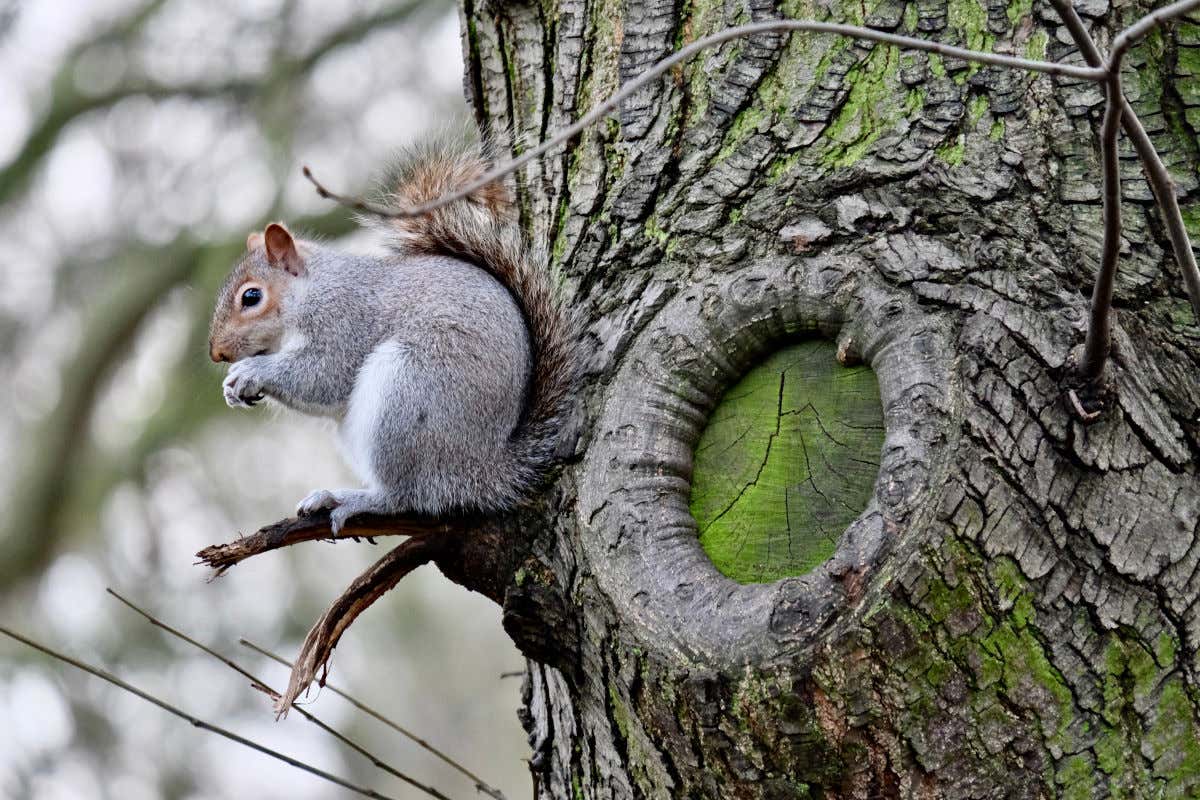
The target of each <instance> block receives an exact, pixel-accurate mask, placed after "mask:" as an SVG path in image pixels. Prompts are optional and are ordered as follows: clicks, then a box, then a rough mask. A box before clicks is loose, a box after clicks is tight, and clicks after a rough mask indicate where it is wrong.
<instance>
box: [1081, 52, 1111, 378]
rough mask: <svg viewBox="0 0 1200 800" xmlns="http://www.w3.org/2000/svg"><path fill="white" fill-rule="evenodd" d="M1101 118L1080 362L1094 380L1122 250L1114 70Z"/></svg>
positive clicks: (1105, 346)
mask: <svg viewBox="0 0 1200 800" xmlns="http://www.w3.org/2000/svg"><path fill="white" fill-rule="evenodd" d="M1104 95H1105V105H1104V122H1103V124H1102V125H1101V127H1100V166H1101V168H1102V169H1103V171H1104V177H1103V181H1104V184H1103V186H1104V212H1103V213H1104V244H1103V250H1102V251H1101V253H1100V271H1099V272H1098V273H1097V274H1096V283H1095V285H1094V286H1093V287H1092V308H1091V319H1090V320H1089V322H1088V330H1087V340H1086V341H1085V342H1084V346H1083V358H1082V359H1081V361H1080V364H1079V373H1080V375H1081V376H1082V377H1083V378H1084V379H1085V380H1088V381H1095V380H1096V379H1097V378H1099V377H1100V373H1101V372H1103V371H1104V363H1105V362H1106V361H1107V360H1108V351H1109V340H1110V338H1111V326H1112V294H1113V284H1114V283H1115V281H1116V277H1117V259H1118V257H1119V256H1120V254H1121V169H1120V161H1119V160H1118V158H1117V134H1118V133H1120V131H1121V73H1120V72H1119V71H1118V70H1114V71H1113V72H1112V73H1111V74H1110V75H1109V78H1108V80H1107V81H1106V82H1105V84H1104Z"/></svg>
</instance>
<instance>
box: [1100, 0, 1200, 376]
mask: <svg viewBox="0 0 1200 800" xmlns="http://www.w3.org/2000/svg"><path fill="white" fill-rule="evenodd" d="M1197 6H1200V0H1179V2H1177V3H1172V4H1171V5H1169V6H1166V7H1165V8H1160V9H1159V10H1157V11H1154V12H1152V13H1150V14H1147V15H1146V16H1144V17H1142V18H1141V19H1140V20H1138V21H1137V22H1135V23H1134V24H1133V25H1130V26H1129V27H1128V28H1126V29H1125V30H1123V31H1121V33H1119V34H1117V37H1116V39H1114V40H1113V45H1112V52H1111V53H1109V56H1108V62H1107V63H1106V64H1105V67H1104V71H1105V73H1106V75H1107V77H1106V78H1105V80H1104V96H1105V104H1104V122H1103V123H1102V124H1101V128H1100V165H1101V168H1102V169H1103V171H1104V189H1103V190H1104V245H1103V250H1102V251H1101V256H1100V271H1099V272H1098V273H1097V275H1096V283H1095V285H1094V286H1093V287H1092V307H1091V318H1090V320H1089V324H1088V331H1087V339H1086V340H1085V342H1084V347H1083V357H1082V359H1081V360H1080V363H1079V374H1080V377H1082V378H1083V379H1084V380H1086V381H1089V382H1095V381H1096V380H1097V379H1099V377H1100V375H1101V373H1102V372H1103V371H1104V364H1105V362H1106V361H1107V360H1108V353H1109V347H1110V341H1111V330H1112V294H1113V285H1114V284H1115V282H1116V276H1117V260H1118V257H1119V255H1120V250H1121V172H1120V162H1119V161H1118V159H1117V134H1118V133H1120V130H1121V117H1122V109H1123V106H1124V103H1123V102H1122V101H1123V100H1124V94H1123V93H1122V92H1121V61H1122V59H1124V57H1125V54H1126V53H1127V52H1128V51H1129V48H1130V47H1132V46H1133V44H1134V42H1136V41H1137V40H1138V39H1140V38H1141V37H1142V36H1145V35H1146V34H1147V33H1149V32H1150V30H1151V29H1153V28H1154V27H1155V26H1157V25H1161V24H1162V23H1163V22H1165V21H1167V20H1169V19H1171V18H1172V17H1176V16H1179V15H1180V14H1185V13H1187V12H1188V11H1190V10H1191V9H1193V8H1195V7H1197ZM1180 266H1181V267H1182V264H1181V265H1180ZM1184 271H1185V273H1186V269H1185V270H1184Z"/></svg>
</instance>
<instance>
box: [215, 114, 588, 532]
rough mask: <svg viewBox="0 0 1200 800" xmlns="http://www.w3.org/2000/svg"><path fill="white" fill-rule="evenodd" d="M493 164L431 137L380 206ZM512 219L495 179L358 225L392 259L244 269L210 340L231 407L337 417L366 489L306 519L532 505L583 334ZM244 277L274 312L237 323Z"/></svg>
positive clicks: (457, 181) (450, 184)
mask: <svg viewBox="0 0 1200 800" xmlns="http://www.w3.org/2000/svg"><path fill="white" fill-rule="evenodd" d="M487 161H488V159H487V156H486V154H485V152H484V150H483V148H482V147H481V146H480V144H479V143H478V142H471V141H469V140H467V139H465V138H463V137H455V136H442V137H434V138H431V139H430V140H428V141H427V142H425V143H424V144H419V145H418V146H416V147H414V148H412V149H410V150H409V152H408V153H406V154H405V155H403V156H402V157H401V158H400V159H399V160H398V162H397V163H396V164H395V167H394V170H393V176H392V178H391V180H390V181H389V186H390V190H389V193H388V201H389V202H391V203H394V204H395V205H396V206H398V207H401V208H403V207H410V206H415V205H420V204H423V203H426V202H428V201H431V200H433V199H435V198H438V197H441V196H443V195H445V194H447V193H448V192H450V191H453V190H454V189H457V188H458V187H459V186H462V185H464V184H466V183H469V182H471V181H473V180H474V179H475V178H477V177H479V176H481V175H483V174H484V173H485V172H486V170H487ZM516 218H517V215H516V210H515V205H514V200H513V195H512V192H511V189H510V187H507V186H505V185H502V184H497V183H492V184H488V185H487V186H485V187H484V188H482V189H479V190H477V191H475V192H473V193H472V194H471V195H470V196H469V197H466V198H463V199H461V200H458V201H455V202H452V203H449V204H446V205H442V206H440V207H439V208H437V209H436V210H434V211H432V212H430V213H427V214H423V215H419V216H413V217H396V218H388V219H386V220H380V219H375V218H367V219H364V220H363V221H364V222H366V223H368V224H373V225H377V226H379V227H380V228H382V230H383V232H384V234H385V236H386V239H387V244H388V249H389V250H390V251H391V255H390V256H388V257H386V258H360V257H353V256H348V255H344V254H340V253H337V252H336V251H334V250H332V249H330V248H326V247H323V246H321V245H319V244H316V243H312V242H302V243H301V246H300V248H299V252H300V255H301V256H302V260H303V265H302V268H297V269H294V270H291V271H285V270H284V269H283V268H281V267H280V266H277V265H273V264H271V263H268V259H267V257H266V256H265V255H264V253H263V250H262V247H261V246H255V247H253V248H252V252H251V253H250V254H249V255H248V256H247V257H246V258H245V259H243V261H242V262H241V263H240V264H239V265H238V267H237V268H236V269H235V270H234V274H233V275H231V276H230V278H229V280H228V281H226V285H225V286H224V287H223V288H222V290H221V293H220V296H219V298H218V302H217V310H216V312H215V313H214V317H213V339H212V340H211V341H210V349H212V352H213V357H214V358H220V357H228V358H229V359H231V360H233V361H234V362H235V363H234V364H233V365H232V366H231V367H230V370H229V375H228V377H227V378H226V381H225V396H226V400H227V401H228V402H229V404H230V405H231V406H238V405H252V404H253V402H254V401H255V400H256V399H257V398H258V397H260V396H267V397H272V398H274V399H276V400H278V401H280V402H282V403H283V404H284V405H287V406H290V407H292V408H295V409H297V410H299V411H302V412H305V413H309V414H319V415H323V416H328V417H332V418H334V419H336V420H338V421H339V422H340V423H341V428H342V442H343V445H344V447H345V449H346V453H347V456H348V457H349V459H350V461H351V463H352V464H353V465H354V466H355V468H356V470H357V471H358V473H359V474H360V476H361V477H362V478H363V480H364V482H365V483H366V484H367V488H366V489H365V490H338V491H327V490H321V491H317V492H313V493H312V494H311V495H309V496H308V497H307V498H305V499H304V500H303V501H302V502H301V503H300V506H299V512H300V513H302V514H304V513H311V512H313V511H316V510H318V509H321V508H332V509H333V513H332V515H331V519H332V527H333V530H334V532H335V533H336V532H337V531H338V530H339V529H340V528H341V527H342V525H343V524H344V523H345V520H346V519H347V518H348V517H351V516H353V515H354V514H358V513H364V512H376V513H399V512H418V513H424V514H431V515H440V514H445V513H448V512H449V513H453V512H483V513H495V512H499V511H505V510H509V509H511V508H513V507H515V506H517V505H518V504H520V503H522V502H524V501H527V500H528V499H529V497H530V496H531V494H532V492H533V489H535V488H536V486H537V484H538V483H539V481H540V480H541V479H542V477H543V475H544V473H545V471H546V469H547V468H548V467H549V466H550V465H551V463H552V462H553V460H554V454H555V444H556V442H557V440H558V437H559V428H560V426H561V423H562V419H563V417H564V415H565V413H566V409H567V406H568V404H569V402H570V398H571V396H572V393H573V391H574V386H575V380H576V374H577V373H576V369H577V364H578V357H577V353H576V346H577V341H578V336H577V333H576V330H577V324H576V321H575V317H574V315H573V314H572V313H571V311H570V309H569V308H568V307H567V305H566V304H565V303H564V302H563V300H562V299H561V297H560V296H559V293H558V290H557V289H556V287H555V282H554V280H553V278H552V277H551V275H550V272H549V269H548V267H547V264H546V259H545V254H544V253H542V252H540V251H538V250H534V249H531V248H530V247H529V245H528V243H527V242H526V240H525V237H524V236H523V235H522V233H521V230H520V227H519V225H518V224H517V221H516ZM270 230H271V229H270V228H268V231H270ZM293 273H298V275H297V274H293ZM246 280H253V281H259V282H262V283H263V284H264V285H266V284H269V285H270V287H271V289H272V290H273V291H275V292H276V293H277V295H278V296H277V297H276V298H274V299H276V300H277V301H278V302H276V303H274V304H271V303H268V304H267V305H264V306H263V310H262V313H261V314H258V315H254V314H251V315H250V316H248V317H245V318H241V317H239V311H238V305H237V297H236V296H235V295H236V294H237V292H238V291H239V287H241V286H242V285H243V284H244V281H246ZM255 353H266V355H253V354H255Z"/></svg>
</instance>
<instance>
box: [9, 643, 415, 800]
mask: <svg viewBox="0 0 1200 800" xmlns="http://www.w3.org/2000/svg"><path fill="white" fill-rule="evenodd" d="M0 634H4V635H5V636H7V637H9V638H10V639H15V640H16V641H18V642H20V643H21V644H24V645H26V646H28V647H32V648H33V649H34V650H37V651H39V652H41V653H45V654H46V655H48V656H50V657H51V658H54V659H57V660H58V661H61V662H63V663H64V664H70V665H71V666H72V667H75V668H76V669H79V670H82V671H84V672H86V673H88V674H89V675H95V676H96V677H97V678H100V679H101V680H105V681H108V682H109V683H111V684H112V685H113V686H116V687H117V688H118V689H123V690H125V691H126V692H129V693H130V694H132V695H134V696H136V697H140V698H141V699H143V700H145V701H146V702H148V703H153V704H154V705H156V706H158V707H159V708H161V709H162V710H163V711H166V712H168V713H170V714H174V715H175V716H177V717H179V718H180V719H182V720H186V721H187V722H189V723H191V725H192V726H193V727H196V728H200V729H202V730H206V731H209V732H210V733H215V734H217V735H218V736H223V737H224V738H226V739H229V740H230V741H233V742H237V743H238V744H240V745H243V746H245V747H249V748H250V749H251V750H257V751H258V752H260V753H263V754H264V755H268V756H270V757H271V758H274V759H277V760H279V761H282V762H283V763H285V764H290V765H291V766H293V767H295V768H296V769H301V770H304V771H305V772H307V773H309V774H311V775H316V776H317V777H318V778H322V779H324V780H327V781H329V782H330V783H333V784H336V785H338V786H341V787H342V788H343V789H349V790H350V791H352V792H355V793H357V794H361V795H363V796H364V797H371V798H374V800H394V798H391V797H389V796H387V795H384V794H380V793H379V792H376V791H375V790H373V789H366V788H363V787H361V786H356V785H355V784H353V783H350V782H349V781H347V780H344V779H342V778H339V777H338V776H336V775H333V774H331V773H328V772H325V771H324V770H321V769H318V768H317V767H314V766H311V765H309V764H305V763H304V762H303V761H300V760H298V759H295V758H292V757H291V756H288V755H284V754H283V753H280V752H279V751H278V750H272V749H271V748H269V747H267V746H265V745H261V744H259V743H258V742H255V741H252V740H250V739H247V738H245V737H244V736H239V735H237V734H236V733H233V732H232V731H228V730H225V729H224V728H220V727H217V726H216V725H213V724H212V723H210V722H205V721H204V720H202V719H199V718H198V717H193V716H192V715H191V714H189V713H187V712H186V711H184V710H182V709H180V708H177V707H176V706H173V705H171V704H170V703H168V702H167V701H165V700H160V699H159V698H157V697H155V696H154V695H152V694H149V693H148V692H144V691H142V690H141V689H139V688H137V687H136V686H133V685H131V684H128V683H126V682H125V681H123V680H121V679H120V678H118V677H117V676H116V675H113V674H112V673H110V672H106V671H105V670H102V669H100V668H99V667H93V666H92V665H90V664H85V663H84V662H82V661H78V660H76V659H74V658H71V657H70V656H68V655H64V654H62V653H60V652H58V651H57V650H52V649H51V648H49V647H47V646H46V645H44V644H40V643H38V642H35V641H34V640H33V639H29V638H26V637H25V636H22V635H21V634H19V633H16V632H15V631H11V630H9V629H8V628H6V627H4V626H0Z"/></svg>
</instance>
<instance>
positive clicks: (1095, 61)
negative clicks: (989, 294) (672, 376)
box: [1050, 0, 1200, 322]
mask: <svg viewBox="0 0 1200 800" xmlns="http://www.w3.org/2000/svg"><path fill="white" fill-rule="evenodd" d="M1050 2H1051V4H1052V5H1053V6H1054V8H1055V9H1056V10H1057V11H1058V13H1059V16H1061V17H1062V19H1063V22H1064V23H1066V26H1067V30H1068V31H1069V32H1070V34H1071V37H1072V38H1073V39H1074V40H1075V44H1076V46H1077V47H1078V48H1079V52H1080V53H1082V54H1083V58H1084V60H1085V61H1087V63H1088V65H1090V66H1093V67H1097V66H1100V65H1102V64H1103V63H1104V57H1103V56H1102V55H1100V48H1098V47H1096V43H1095V42H1094V41H1093V40H1092V37H1091V35H1090V34H1089V33H1088V31H1087V28H1086V27H1085V26H1084V24H1083V20H1082V19H1080V17H1079V14H1078V13H1076V11H1075V8H1074V7H1073V6H1072V5H1071V3H1070V0H1050ZM1163 10H1164V11H1166V10H1168V9H1163ZM1121 124H1122V126H1123V127H1124V128H1125V134H1126V135H1127V136H1128V137H1129V140H1130V142H1132V144H1133V149H1134V150H1135V151H1137V154H1138V158H1139V159H1141V162H1142V171H1143V172H1144V173H1145V174H1146V181H1147V182H1148V183H1149V184H1150V189H1151V190H1152V191H1153V192H1154V199H1155V200H1156V201H1157V203H1158V208H1159V211H1160V212H1161V213H1162V217H1163V224H1164V225H1165V226H1166V229H1167V236H1168V237H1169V238H1170V240H1171V249H1172V250H1173V251H1174V253H1175V261H1176V263H1177V264H1179V270H1180V272H1182V273H1183V283H1184V286H1186V287H1187V293H1188V299H1189V300H1190V301H1191V303H1192V314H1193V315H1194V316H1195V318H1196V320H1197V322H1200V267H1197V265H1196V254H1195V252H1194V251H1193V250H1192V243H1191V241H1190V240H1189V238H1188V233H1187V227H1186V226H1185V225H1184V222H1183V214H1182V212H1181V211H1180V210H1179V199H1178V198H1177V197H1176V195H1175V181H1174V180H1172V178H1171V174H1170V173H1169V172H1167V168H1166V166H1165V165H1164V164H1163V162H1162V158H1161V157H1159V155H1158V151H1157V150H1155V149H1154V143H1153V142H1152V141H1150V135H1149V134H1148V133H1146V129H1145V128H1144V127H1143V126H1142V121H1141V120H1140V119H1138V116H1137V114H1136V113H1135V112H1134V110H1133V106H1132V105H1131V104H1130V102H1129V101H1128V100H1126V99H1125V98H1124V97H1122V98H1121Z"/></svg>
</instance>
